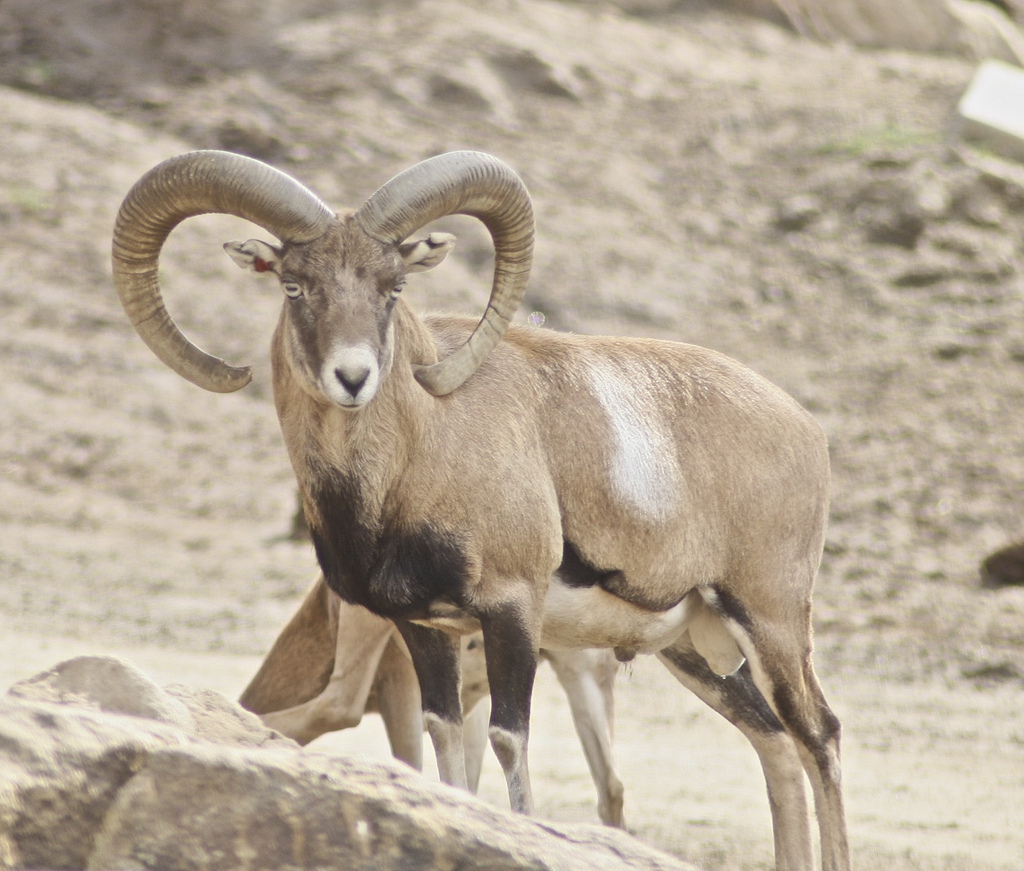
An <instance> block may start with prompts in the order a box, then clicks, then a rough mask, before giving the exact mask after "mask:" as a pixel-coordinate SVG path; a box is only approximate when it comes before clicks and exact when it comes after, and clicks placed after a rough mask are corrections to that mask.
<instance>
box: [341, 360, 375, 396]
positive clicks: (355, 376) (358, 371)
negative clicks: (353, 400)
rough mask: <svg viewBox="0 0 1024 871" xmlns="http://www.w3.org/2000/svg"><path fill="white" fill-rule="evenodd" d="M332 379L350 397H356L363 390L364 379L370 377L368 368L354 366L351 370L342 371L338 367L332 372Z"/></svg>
mask: <svg viewBox="0 0 1024 871" xmlns="http://www.w3.org/2000/svg"><path fill="white" fill-rule="evenodd" d="M334 377H335V378H337V379H338V382H339V383H340V384H341V386H342V387H344V388H345V389H346V390H347V391H348V392H349V395H350V396H357V395H358V394H359V391H360V390H362V389H363V385H364V384H365V383H366V379H367V378H369V377H370V367H369V366H354V367H353V368H352V369H343V368H341V367H340V366H339V367H338V368H337V369H335V370H334Z"/></svg>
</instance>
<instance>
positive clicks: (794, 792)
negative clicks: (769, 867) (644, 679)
mask: <svg viewBox="0 0 1024 871" xmlns="http://www.w3.org/2000/svg"><path fill="white" fill-rule="evenodd" d="M658 658H659V659H660V660H661V661H662V662H663V663H664V664H665V665H666V666H667V668H668V670H669V671H670V672H672V674H673V675H674V676H675V678H676V679H677V680H678V681H679V682H680V683H681V684H682V685H683V686H685V687H686V688H687V689H689V690H690V691H691V692H693V694H694V695H696V696H697V697H698V698H699V699H701V701H703V702H704V703H705V704H707V705H708V706H709V707H711V708H712V709H713V710H715V711H717V712H718V713H719V714H721V715H722V716H723V717H725V719H727V720H728V721H729V722H730V723H732V724H733V725H735V726H736V727H737V728H738V729H739V730H740V731H741V732H742V733H743V734H744V735H745V736H746V738H747V740H748V741H750V743H751V745H752V746H753V748H754V750H755V751H756V752H757V756H758V759H760V761H761V769H762V771H763V772H764V778H765V783H766V784H767V787H768V803H769V806H770V808H771V813H772V829H773V833H774V836H775V866H776V869H777V871H809V869H810V868H811V867H812V865H813V859H812V850H811V830H810V821H809V818H808V810H807V792H806V789H805V785H804V771H803V767H802V765H801V762H800V757H799V755H798V753H797V750H796V745H795V744H794V743H793V741H792V739H791V738H790V737H789V735H788V734H787V732H786V729H785V727H784V726H783V725H782V723H781V722H779V719H778V718H777V717H776V716H775V714H774V713H773V712H772V709H771V707H769V705H768V703H767V702H765V700H764V698H763V697H762V696H761V693H760V692H758V689H757V687H756V686H755V685H754V682H753V680H752V678H751V676H750V668H749V666H748V665H744V666H743V667H742V668H740V670H739V671H737V672H736V673H735V674H731V675H729V676H728V677H720V676H719V675H717V674H715V672H713V671H712V670H711V669H710V668H709V667H708V664H707V662H706V661H705V660H704V657H702V656H701V655H700V654H699V653H697V651H696V650H694V648H693V647H692V646H691V645H690V644H689V642H688V641H687V640H684V641H682V642H680V643H679V644H676V645H675V646H673V647H670V648H667V649H666V650H663V651H662V652H661V653H659V654H658Z"/></svg>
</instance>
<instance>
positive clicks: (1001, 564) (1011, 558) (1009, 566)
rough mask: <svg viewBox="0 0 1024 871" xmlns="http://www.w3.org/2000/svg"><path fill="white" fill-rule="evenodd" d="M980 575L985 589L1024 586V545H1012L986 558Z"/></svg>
mask: <svg viewBox="0 0 1024 871" xmlns="http://www.w3.org/2000/svg"><path fill="white" fill-rule="evenodd" d="M980 574H981V585H982V586H983V587H989V588H996V587H1008V586H1024V544H1011V545H1009V546H1008V547H1004V548H1001V549H1000V550H997V551H996V552H995V553H993V554H990V555H989V556H987V557H985V559H984V560H983V561H982V563H981V572H980Z"/></svg>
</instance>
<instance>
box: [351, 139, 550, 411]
mask: <svg viewBox="0 0 1024 871" xmlns="http://www.w3.org/2000/svg"><path fill="white" fill-rule="evenodd" d="M456 214H459V215H470V216H472V217H474V218H477V219H479V220H480V221H481V222H482V223H483V224H484V226H485V227H487V230H488V231H489V232H490V234H491V239H492V240H493V242H494V279H493V282H492V284H491V296H490V299H489V300H488V302H487V308H486V309H485V311H484V315H483V317H482V318H481V319H480V323H479V324H477V326H476V328H475V329H474V330H473V333H472V334H471V335H470V337H469V338H468V339H467V340H466V342H465V344H464V345H462V347H461V348H458V349H457V350H455V351H454V352H453V353H452V354H450V355H449V356H448V357H447V358H445V359H444V360H441V361H440V362H438V363H434V364H433V365H431V366H420V367H418V368H417V369H416V372H415V375H416V379H417V380H418V381H419V382H420V384H422V385H423V387H424V388H426V390H428V391H429V392H430V393H432V394H434V395H435V396H444V395H445V394H448V393H451V392H452V391H453V390H455V389H456V388H458V387H459V386H461V385H462V384H463V383H464V382H465V381H466V379H467V378H469V377H470V375H472V374H473V373H474V372H475V371H476V370H477V368H478V367H479V366H480V364H481V363H482V362H483V361H484V359H485V358H486V357H487V355H488V354H489V353H490V352H491V351H492V350H493V349H494V347H495V345H497V344H498V342H499V341H500V340H501V337H502V335H503V334H504V332H505V330H506V328H507V327H508V325H509V322H510V321H511V320H512V316H513V315H514V314H515V311H516V309H517V308H518V307H519V303H520V302H521V301H522V298H523V294H524V293H525V292H526V283H527V281H528V280H529V276H530V266H531V265H532V262H533V235H534V226H533V204H532V203H531V201H530V195H529V193H528V192H527V190H526V186H525V185H524V184H523V182H522V179H520V178H519V176H518V175H516V173H515V172H514V171H513V170H512V169H511V168H510V167H509V166H508V165H506V164H505V163H503V162H502V161H500V160H498V159H497V158H496V157H492V156H491V155H489V154H483V153H482V152H478V151H453V152H450V153H448V154H442V155H440V156H438V157H432V158H430V159H428V160H424V161H422V162H421V163H418V164H416V165H415V166H413V167H411V168H410V169H407V170H406V171H405V172H402V173H399V174H398V175H396V176H395V177H394V178H393V179H391V181H389V182H387V183H386V184H384V185H383V186H381V187H380V188H379V189H378V190H377V191H376V193H374V194H373V195H372V196H371V197H370V198H369V199H368V200H367V201H366V202H365V203H364V204H363V205H362V206H361V207H360V209H359V211H358V212H356V215H355V220H356V221H357V222H358V223H359V225H360V226H361V227H362V228H363V230H364V231H365V232H366V233H367V234H368V235H370V236H372V237H373V238H375V239H377V240H378V241H380V242H385V243H389V244H398V243H399V242H402V241H403V240H404V239H406V238H407V237H408V236H409V235H410V234H411V233H414V232H415V231H416V230H418V229H419V228H420V227H422V226H423V225H424V224H427V223H429V222H430V221H435V220H437V219H438V218H442V217H445V216H446V215H456Z"/></svg>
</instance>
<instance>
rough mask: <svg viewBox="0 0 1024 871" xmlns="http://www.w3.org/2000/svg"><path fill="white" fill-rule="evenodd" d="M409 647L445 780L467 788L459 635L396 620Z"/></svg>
mask: <svg viewBox="0 0 1024 871" xmlns="http://www.w3.org/2000/svg"><path fill="white" fill-rule="evenodd" d="M396 625H397V626H398V630H399V632H401V633H402V638H404V639H405V644H406V646H407V647H408V648H409V654H410V655H411V656H412V663H413V665H414V666H415V667H416V676H417V678H419V682H420V695H421V696H422V701H423V722H424V724H425V725H426V727H427V732H428V733H429V734H430V740H431V741H432V742H433V744H434V754H435V755H436V757H437V773H438V774H439V775H440V777H441V780H442V782H444V783H448V784H451V785H452V786H458V787H460V788H462V789H467V788H468V786H467V783H466V756H465V750H464V748H463V743H462V697H461V692H460V686H459V684H460V682H461V680H462V671H461V669H460V667H459V656H460V653H461V650H462V645H461V643H460V640H459V637H458V636H457V635H450V634H449V633H447V632H442V631H441V630H439V629H430V628H428V627H426V626H420V625H418V624H416V623H408V622H406V621H404V620H402V621H396Z"/></svg>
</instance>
